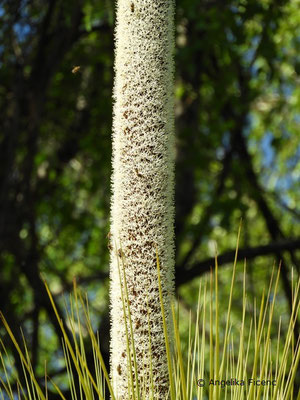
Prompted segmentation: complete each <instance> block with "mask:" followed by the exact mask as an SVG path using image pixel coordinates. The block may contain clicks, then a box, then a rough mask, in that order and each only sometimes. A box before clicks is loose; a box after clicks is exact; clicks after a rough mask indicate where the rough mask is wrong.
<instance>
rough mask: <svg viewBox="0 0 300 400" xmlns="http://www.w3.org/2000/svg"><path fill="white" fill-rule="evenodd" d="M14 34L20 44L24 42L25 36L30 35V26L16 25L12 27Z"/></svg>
mask: <svg viewBox="0 0 300 400" xmlns="http://www.w3.org/2000/svg"><path fill="white" fill-rule="evenodd" d="M14 32H15V34H16V36H17V38H18V40H19V41H20V42H23V41H25V40H26V38H27V36H28V35H29V34H30V33H31V26H30V25H28V24H21V23H17V24H15V25H14Z"/></svg>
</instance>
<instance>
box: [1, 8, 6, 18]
mask: <svg viewBox="0 0 300 400" xmlns="http://www.w3.org/2000/svg"><path fill="white" fill-rule="evenodd" d="M4 14H5V11H4V8H3V7H1V6H0V18H1V17H3V15H4Z"/></svg>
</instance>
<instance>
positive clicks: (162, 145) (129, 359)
mask: <svg viewBox="0 0 300 400" xmlns="http://www.w3.org/2000/svg"><path fill="white" fill-rule="evenodd" d="M173 17H174V4H173V0H163V1H162V0H151V1H142V0H132V1H128V0H119V1H118V10H117V27H116V59H115V72H116V76H115V85H114V97H115V107H114V123H113V178H112V182H113V183H112V192H113V195H112V208H111V239H110V240H111V248H112V251H111V289H110V294H111V318H112V333H111V375H112V379H113V386H114V389H115V392H116V396H117V398H120V399H124V398H129V393H128V391H129V388H128V371H130V370H131V371H132V376H133V380H134V381H135V388H136V390H140V392H142V393H145V392H146V393H149V395H151V379H152V378H150V371H151V368H152V374H151V376H152V377H153V384H154V391H155V397H157V396H158V398H161V399H163V398H166V396H167V393H168V391H169V377H168V368H167V357H166V350H165V338H164V332H163V324H162V316H161V305H160V300H159V298H160V297H159V289H158V278H157V263H156V250H157V252H158V255H159V259H160V264H161V282H162V291H163V299H164V300H163V301H164V306H165V310H166V317H167V323H168V326H169V329H170V326H171V324H170V322H171V321H170V299H171V295H172V293H173V283H174V272H173V270H174V233H173V230H174V206H173V197H174V115H173V114H174V106H173V92H174V90H173V59H172V56H173V54H172V53H173V42H174V32H173V29H174V27H173ZM119 267H120V270H121V273H119ZM123 273H124V275H125V276H126V281H127V288H128V303H129V305H130V311H131V319H132V327H133V337H132V335H131V333H130V327H129V321H128V317H127V318H126V321H124V310H123V305H122V299H121V286H122V291H123V293H124V295H125V292H124V276H123ZM148 315H149V316H148ZM126 327H127V329H126ZM149 327H150V329H151V346H150V344H149ZM126 330H127V335H128V337H129V345H130V347H132V342H134V347H135V351H136V362H137V365H136V367H137V371H138V377H136V376H135V373H134V361H133V359H134V358H133V355H132V354H131V355H130V354H128V351H127V340H126ZM150 360H151V363H152V367H150ZM153 395H154V394H153ZM146 397H148V395H146Z"/></svg>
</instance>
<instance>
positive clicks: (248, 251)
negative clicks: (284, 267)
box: [176, 238, 300, 287]
mask: <svg viewBox="0 0 300 400" xmlns="http://www.w3.org/2000/svg"><path fill="white" fill-rule="evenodd" d="M294 250H300V238H298V239H294V240H284V241H279V242H273V243H269V244H267V245H264V246H257V247H248V248H242V249H240V250H239V251H238V258H237V259H238V261H241V260H244V259H246V260H252V259H254V258H256V257H258V256H267V255H272V254H274V255H276V256H280V255H281V252H283V251H294ZM234 256H235V250H230V251H226V252H225V253H223V254H220V255H219V256H218V266H221V265H224V264H228V263H231V262H233V260H234ZM214 266H215V258H214V257H211V258H208V259H206V260H203V261H200V262H198V263H195V264H194V265H192V266H191V268H189V269H185V270H184V271H183V270H178V271H177V273H176V287H179V286H181V285H183V284H185V283H187V282H189V281H191V280H192V279H194V278H196V277H199V276H201V275H203V274H204V273H206V272H209V271H210V269H211V268H214Z"/></svg>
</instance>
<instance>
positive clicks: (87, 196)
mask: <svg viewBox="0 0 300 400" xmlns="http://www.w3.org/2000/svg"><path fill="white" fill-rule="evenodd" d="M133 1H134V0H133ZM114 18H115V5H114V2H113V1H111V0H97V1H89V0H85V1H83V0H79V1H76V2H74V1H69V0H50V1H41V0H36V1H34V0H33V1H31V0H24V1H21V0H20V1H15V0H7V1H3V0H2V1H0V121H1V130H0V166H1V168H0V310H1V311H2V312H3V313H4V315H5V316H6V318H7V320H8V322H9V324H10V326H11V328H12V330H13V332H14V333H15V335H16V337H17V338H18V340H19V342H22V337H21V331H20V327H21V326H22V329H23V331H24V335H25V337H26V339H27V343H28V347H29V349H30V353H31V359H32V364H33V368H34V370H35V371H36V373H37V375H38V376H40V377H41V379H43V374H44V372H43V368H44V360H45V359H47V360H48V361H47V364H48V374H49V375H50V376H52V377H53V376H55V377H56V378H59V377H60V376H61V379H62V382H63V379H64V378H63V377H64V374H65V372H66V371H65V367H64V364H63V354H62V350H61V339H60V338H61V332H60V327H59V324H58V322H57V320H56V318H55V315H54V313H53V310H52V306H51V304H50V301H49V299H48V297H47V294H46V291H45V288H44V284H43V280H42V277H45V278H46V280H47V282H48V283H49V286H50V289H51V291H52V293H53V295H54V298H55V300H56V303H57V307H58V308H59V310H60V313H61V315H64V297H63V294H65V295H67V294H68V293H69V292H71V291H72V285H73V278H74V277H76V280H77V283H78V285H79V286H80V287H82V288H84V289H85V290H86V291H87V293H88V296H89V305H90V312H91V316H92V320H93V323H94V327H95V329H99V331H100V338H101V348H102V351H103V354H104V356H105V358H106V361H107V362H108V350H109V310H108V288H109V280H108V271H109V249H108V237H107V236H108V235H109V214H110V174H111V122H112V83H113V62H114V58H113V49H114V43H113V38H114ZM299 26H300V11H299V2H298V1H297V0H289V1H285V0H261V1H257V0H243V1H242V0H241V1H221V0H209V1H206V0H201V1H199V0H178V1H177V12H176V52H175V63H176V74H175V82H176V90H175V96H176V109H175V112H176V151H177V156H176V197H175V203H176V226H175V230H176V254H177V256H176V281H175V285H176V291H177V297H178V299H179V302H180V303H181V307H182V308H183V313H184V310H185V309H190V308H191V309H192V310H193V309H195V307H196V304H195V303H196V298H197V294H198V285H199V279H197V278H199V277H201V276H204V274H207V273H208V272H209V271H210V269H211V267H214V255H215V246H216V245H217V248H218V254H219V266H220V283H219V285H220V289H219V290H220V298H221V301H220V303H221V305H222V298H224V299H225V298H227V297H226V296H227V295H228V290H229V285H230V277H231V271H232V261H233V259H234V250H235V246H236V237H237V231H238V226H239V223H240V220H241V219H242V220H243V228H242V236H241V241H240V250H239V256H238V257H239V260H240V263H239V271H240V273H241V274H242V271H243V265H244V259H245V258H246V259H247V282H248V283H247V284H248V287H247V291H248V296H250V297H251V299H252V300H253V298H254V297H255V296H260V295H261V293H262V290H263V288H264V287H265V286H267V282H268V280H269V278H270V275H271V272H272V268H273V265H275V266H276V268H277V267H278V265H279V263H280V262H281V286H280V294H279V299H278V300H279V311H281V313H282V314H283V325H282V326H283V329H284V315H286V316H287V315H288V314H289V310H290V305H291V299H292V290H291V287H292V283H291V276H292V270H293V271H294V272H293V273H294V276H297V274H298V273H299V265H300V224H299V220H300V208H299V204H300V184H299V181H300V161H299V160H300V127H299V124H300V111H299V110H300V85H299V82H300V57H299V54H300V29H299ZM75 66H80V68H76V69H75V71H73V72H72V70H73V69H74V67H75ZM76 71H77V72H76ZM74 72H76V73H74ZM239 290H240V292H241V293H242V285H241V287H240V288H239V286H238V285H237V286H236V293H235V296H236V299H239ZM233 307H234V309H235V312H236V314H237V315H238V314H239V313H240V312H241V304H240V303H239V302H238V300H235V302H234V304H233ZM224 317H225V316H224ZM183 328H184V325H183ZM183 331H184V329H183ZM297 332H299V328H298V326H296V333H297ZM0 333H1V338H2V340H3V341H4V343H5V345H6V347H7V349H8V350H10V351H11V354H12V358H13V359H14V361H15V363H16V367H17V369H18V370H19V372H20V374H21V375H22V366H21V364H20V361H19V356H18V354H17V352H16V350H15V349H14V347H13V346H11V345H10V341H9V339H8V337H7V334H6V333H5V331H4V329H3V327H2V326H1V327H0ZM90 357H91V358H92V357H93V355H92V352H90ZM65 394H66V396H68V393H67V389H66V393H65ZM54 398H55V394H51V399H54Z"/></svg>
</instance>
